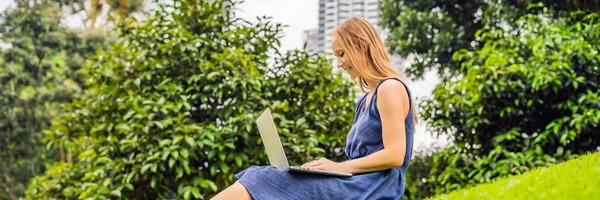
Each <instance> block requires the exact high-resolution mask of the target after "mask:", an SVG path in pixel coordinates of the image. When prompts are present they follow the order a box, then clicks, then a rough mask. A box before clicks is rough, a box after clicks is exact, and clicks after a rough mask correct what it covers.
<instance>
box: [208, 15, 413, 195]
mask: <svg viewBox="0 0 600 200" xmlns="http://www.w3.org/2000/svg"><path fill="white" fill-rule="evenodd" d="M333 35H334V40H333V41H332V49H333V52H334V54H335V56H336V57H337V59H338V65H337V67H338V68H342V69H344V70H345V71H346V72H347V73H348V75H349V76H350V78H351V79H353V80H354V79H356V78H358V85H359V87H360V89H361V90H362V91H363V92H365V93H366V94H365V95H364V96H363V97H362V98H361V99H360V100H359V101H358V102H357V104H356V111H355V114H354V122H353V125H352V128H351V129H350V132H349V133H348V136H347V138H346V140H347V141H346V155H347V156H348V158H349V160H348V161H345V162H334V161H331V160H328V159H326V158H321V159H319V160H315V161H311V162H309V163H306V164H304V165H302V167H307V168H314V169H320V170H331V171H339V172H348V173H352V174H354V175H353V176H352V177H335V176H322V175H313V174H305V173H289V172H286V171H283V170H279V169H276V168H274V167H271V166H253V167H250V168H248V169H246V170H244V171H242V172H240V173H238V174H236V175H235V177H236V179H237V180H238V181H236V182H235V183H234V184H233V185H231V186H230V187H229V188H227V189H225V190H224V191H222V192H221V193H219V194H217V195H216V196H215V197H214V199H252V198H254V199H401V198H402V195H403V194H404V185H405V175H404V174H405V173H406V170H407V168H408V165H409V163H410V159H411V156H412V150H413V132H414V127H415V125H416V123H417V117H416V115H415V114H414V106H413V102H412V100H411V97H410V93H409V92H408V88H407V87H406V85H404V83H403V82H402V81H400V79H399V78H398V73H397V71H396V69H395V68H394V67H393V66H392V65H391V62H390V58H389V55H388V54H387V52H386V48H385V47H384V45H383V43H382V41H381V39H380V38H379V35H378V34H377V32H376V31H375V28H374V27H373V25H372V24H370V23H369V22H368V21H367V20H365V19H363V18H358V17H353V18H350V19H348V20H347V21H345V22H344V23H343V24H342V25H341V26H340V27H339V28H337V29H336V30H335V31H334V33H333Z"/></svg>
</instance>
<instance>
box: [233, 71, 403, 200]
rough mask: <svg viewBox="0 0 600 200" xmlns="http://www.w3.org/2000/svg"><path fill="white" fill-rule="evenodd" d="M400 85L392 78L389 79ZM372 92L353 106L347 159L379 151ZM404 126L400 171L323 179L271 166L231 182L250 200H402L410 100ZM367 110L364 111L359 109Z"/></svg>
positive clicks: (242, 174)
mask: <svg viewBox="0 0 600 200" xmlns="http://www.w3.org/2000/svg"><path fill="white" fill-rule="evenodd" d="M391 79H393V80H396V81H400V80H398V79H396V78H391ZM386 80H389V79H385V80H382V81H381V82H379V84H378V85H377V87H376V88H375V93H374V94H373V97H372V98H371V99H372V100H371V101H370V102H369V105H364V104H365V99H366V97H367V95H368V93H367V94H365V95H364V96H363V97H362V98H361V99H360V100H359V101H358V102H357V103H356V111H355V114H354V122H353V124H352V128H351V129H350V131H349V133H348V136H347V138H346V149H345V153H346V155H347V156H348V159H356V158H360V157H363V156H367V155H369V154H372V153H374V152H377V151H379V150H381V149H383V140H382V129H381V118H380V115H379V111H378V110H377V106H376V100H377V99H376V98H377V89H378V88H379V86H380V85H381V83H383V82H384V81H386ZM400 82H401V83H402V84H403V85H404V87H405V88H406V90H407V92H408V96H409V101H410V111H409V113H408V116H407V117H406V119H405V120H404V123H406V130H405V131H406V156H405V157H404V163H403V164H402V166H400V167H394V168H390V169H387V170H383V171H378V172H369V173H363V174H354V175H353V176H352V177H335V176H324V175H317V174H309V173H290V172H287V171H284V170H280V169H277V168H275V167H272V166H252V167H250V168H248V169H246V170H244V171H242V172H240V173H238V174H236V175H235V178H236V179H237V180H238V181H239V182H240V183H241V184H242V185H243V186H244V187H246V189H247V190H248V192H249V193H250V195H251V196H252V198H254V199H257V200H262V199H402V196H403V194H404V189H405V183H406V178H405V173H406V170H407V168H408V165H409V164H410V159H411V157H412V152H413V130H414V125H415V124H414V123H415V122H414V119H413V114H414V113H413V112H414V111H413V109H412V100H411V99H412V98H411V97H410V91H409V90H408V87H407V86H406V85H405V84H404V83H403V82H402V81H400ZM365 106H367V108H366V110H365V109H363V108H364V107H365Z"/></svg>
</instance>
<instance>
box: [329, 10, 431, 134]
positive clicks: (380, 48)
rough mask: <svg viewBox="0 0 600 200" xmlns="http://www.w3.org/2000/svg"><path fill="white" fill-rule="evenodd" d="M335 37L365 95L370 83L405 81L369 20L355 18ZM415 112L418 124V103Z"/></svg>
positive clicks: (344, 25)
mask: <svg viewBox="0 0 600 200" xmlns="http://www.w3.org/2000/svg"><path fill="white" fill-rule="evenodd" d="M333 36H334V37H335V39H336V40H337V41H339V44H340V46H341V47H342V49H344V52H345V53H346V55H348V56H349V58H350V61H351V62H352V65H354V68H355V69H356V70H357V71H358V73H359V74H360V76H359V77H358V87H359V88H360V90H362V91H363V92H365V93H367V90H369V87H368V85H367V81H366V80H383V79H386V78H398V79H400V80H401V78H400V76H399V74H398V70H396V68H395V67H393V66H392V62H391V61H390V56H389V54H388V53H387V49H386V48H385V45H384V44H383V42H382V41H381V38H380V37H379V34H378V33H377V31H376V30H375V27H374V26H373V25H372V24H371V23H369V21H367V20H366V19H364V18H360V17H351V18H350V19H348V20H346V21H345V22H344V23H343V24H342V25H340V26H339V27H338V28H337V29H336V30H335V31H334V32H333ZM412 109H413V117H414V120H415V123H418V121H419V119H418V117H417V115H416V110H415V104H414V102H413V103H412Z"/></svg>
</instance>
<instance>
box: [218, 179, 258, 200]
mask: <svg viewBox="0 0 600 200" xmlns="http://www.w3.org/2000/svg"><path fill="white" fill-rule="evenodd" d="M211 199H214V200H220V199H252V196H250V193H249V192H248V190H247V189H246V187H244V185H242V184H241V183H240V182H239V181H236V182H235V183H233V184H232V185H231V186H229V187H228V188H226V189H225V190H223V191H221V192H220V193H219V194H217V195H216V196H214V197H213V198H211Z"/></svg>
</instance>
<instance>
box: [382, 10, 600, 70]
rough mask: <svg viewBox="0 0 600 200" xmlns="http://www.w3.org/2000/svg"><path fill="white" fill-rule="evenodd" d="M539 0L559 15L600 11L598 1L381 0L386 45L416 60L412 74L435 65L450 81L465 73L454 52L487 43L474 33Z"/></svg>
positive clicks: (513, 16) (514, 16)
mask: <svg viewBox="0 0 600 200" xmlns="http://www.w3.org/2000/svg"><path fill="white" fill-rule="evenodd" d="M538 2H541V3H544V4H545V5H546V7H547V8H550V9H554V10H557V12H556V13H554V16H555V17H556V16H568V15H569V11H578V10H582V11H585V12H587V13H594V12H599V11H600V2H598V1H597V0H593V1H587V0H586V1H583V0H570V1H555V0H541V1H539V0H536V1H532V0H525V1H499V0H492V1H484V0H472V1H461V0H443V1H440V0H402V1H399V0H383V1H382V6H381V8H382V11H381V13H382V20H381V25H382V26H383V27H384V28H388V29H390V34H389V36H388V38H387V41H386V43H387V44H388V46H389V47H390V48H391V51H393V52H395V53H398V54H399V55H402V56H403V57H406V58H407V59H410V60H412V61H414V62H413V63H412V65H411V67H410V68H407V69H406V74H407V75H408V77H410V78H413V79H419V78H421V77H423V74H424V73H425V72H426V71H428V70H432V69H435V70H437V71H438V74H439V76H440V77H441V78H442V79H450V78H452V77H455V76H456V75H458V74H462V73H464V70H461V69H462V68H461V63H460V62H458V61H455V60H453V59H452V55H454V53H456V52H458V51H459V50H461V49H466V50H469V51H474V50H478V49H480V48H482V47H483V46H482V44H483V43H481V41H479V40H477V37H476V33H477V31H478V30H479V29H481V28H483V27H488V28H491V29H503V28H505V26H506V25H509V24H513V23H515V22H516V21H517V20H518V19H519V18H520V17H521V16H523V15H525V14H527V13H530V12H531V11H530V10H528V9H527V8H528V5H529V4H530V3H538ZM542 10H543V9H538V10H536V12H540V13H541V12H542ZM409 55H410V56H409ZM413 58H414V59H413Z"/></svg>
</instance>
